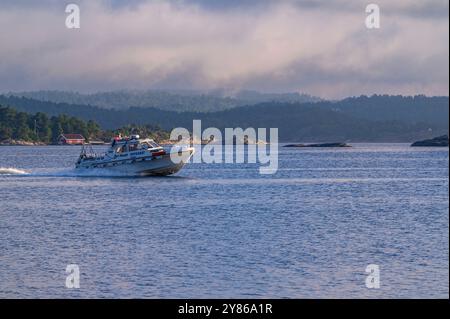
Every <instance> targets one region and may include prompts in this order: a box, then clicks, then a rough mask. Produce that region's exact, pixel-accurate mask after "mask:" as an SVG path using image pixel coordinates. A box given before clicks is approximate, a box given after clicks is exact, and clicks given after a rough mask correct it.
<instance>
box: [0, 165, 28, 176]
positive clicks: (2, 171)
mask: <svg viewBox="0 0 450 319" xmlns="http://www.w3.org/2000/svg"><path fill="white" fill-rule="evenodd" d="M28 174H29V172H27V171H24V170H21V169H17V168H13V167H0V175H28Z"/></svg>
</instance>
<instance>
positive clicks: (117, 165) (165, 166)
mask: <svg viewBox="0 0 450 319" xmlns="http://www.w3.org/2000/svg"><path fill="white" fill-rule="evenodd" d="M193 153H194V149H193V148H188V149H185V150H183V151H182V152H179V154H180V155H181V161H180V162H179V163H174V162H173V161H172V159H171V157H170V154H165V155H160V156H157V157H153V158H152V157H148V158H140V159H134V160H133V159H123V160H117V161H113V162H110V163H105V164H103V163H84V164H83V165H78V166H77V169H104V170H108V171H110V172H115V173H120V174H121V175H130V176H137V175H138V176H151V175H156V176H166V175H171V174H175V173H177V172H178V171H179V170H180V169H181V168H183V166H184V165H185V164H186V163H187V162H189V159H190V158H191V156H192V155H193Z"/></svg>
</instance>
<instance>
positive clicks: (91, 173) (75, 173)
mask: <svg viewBox="0 0 450 319" xmlns="http://www.w3.org/2000/svg"><path fill="white" fill-rule="evenodd" d="M0 176H27V177H96V178H102V177H104V178H114V177H122V178H126V177H128V178H134V177H142V176H141V175H132V174H129V173H126V172H118V171H112V170H108V169H104V168H102V169H74V168H73V169H70V168H69V169H63V170H57V171H53V170H51V171H47V170H46V171H26V170H22V169H18V168H14V167H0Z"/></svg>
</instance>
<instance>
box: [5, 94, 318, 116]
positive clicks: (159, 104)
mask: <svg viewBox="0 0 450 319" xmlns="http://www.w3.org/2000/svg"><path fill="white" fill-rule="evenodd" d="M6 95H7V96H18V97H27V98H31V99H35V100H39V101H48V102H54V103H68V104H82V105H92V106H98V107H101V108H107V109H117V110H123V109H127V108H130V107H154V108H157V109H161V110H166V111H177V112H188V111H189V112H215V111H221V110H226V109H231V108H234V107H239V106H244V105H249V104H257V103H263V102H272V101H278V102H289V103H305V102H317V101H320V100H321V99H320V98H318V97H313V96H310V95H307V94H300V93H260V92H257V91H250V90H245V91H240V90H238V91H234V90H225V89H221V90H214V91H194V90H166V91H161V90H147V91H138V90H134V91H132V90H122V91H109V92H98V93H92V94H82V93H78V92H67V91H31V92H10V93H8V94H6Z"/></svg>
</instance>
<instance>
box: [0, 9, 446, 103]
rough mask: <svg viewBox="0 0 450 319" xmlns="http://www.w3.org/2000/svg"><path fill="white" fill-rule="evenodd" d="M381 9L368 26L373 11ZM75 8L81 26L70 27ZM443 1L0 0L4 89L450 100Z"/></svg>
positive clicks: (1, 84)
mask: <svg viewBox="0 0 450 319" xmlns="http://www.w3.org/2000/svg"><path fill="white" fill-rule="evenodd" d="M371 2H373V3H376V4H378V5H379V7H380V9H381V28H380V29H367V28H366V26H365V18H366V13H365V7H366V5H367V4H368V3H371ZM68 3H76V4H78V5H79V6H80V9H81V28H80V29H78V30H75V29H67V28H66V27H65V20H66V16H67V14H66V13H65V11H64V9H65V6H66V5H67V4H68ZM448 6H449V4H448V1H447V0H396V1H392V0H372V1H363V0H334V1H333V0H290V1H283V0H281V1H280V0H273V1H271V0H240V1H238V0H173V1H170V0H165V1H158V0H148V1H145V0H132V1H119V0H98V1H96V0H84V1H82V0H80V1H57V0H43V1H35V0H22V1H16V0H0V92H7V91H24V90H41V89H44V90H47V89H50V90H73V91H81V92H95V91H105V90H116V89H202V90H210V89H216V88H226V89H230V90H234V89H252V90H259V91H266V92H291V91H299V92H304V93H310V94H313V95H318V96H321V97H324V98H340V97H344V96H350V95H360V94H373V93H388V94H408V95H411V94H427V95H448V94H449V71H448V69H449V40H448V37H449V16H448V12H449V7H448Z"/></svg>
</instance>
